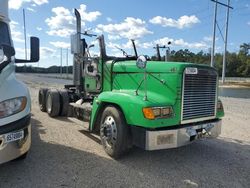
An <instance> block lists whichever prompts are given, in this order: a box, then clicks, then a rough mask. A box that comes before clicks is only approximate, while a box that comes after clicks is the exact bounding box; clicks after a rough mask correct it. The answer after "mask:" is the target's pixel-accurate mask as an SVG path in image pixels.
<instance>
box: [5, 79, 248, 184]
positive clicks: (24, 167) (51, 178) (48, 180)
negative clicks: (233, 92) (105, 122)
mask: <svg viewBox="0 0 250 188" xmlns="http://www.w3.org/2000/svg"><path fill="white" fill-rule="evenodd" d="M19 78H22V79H23V80H24V81H25V82H26V83H27V84H28V85H29V88H30V92H31V96H32V128H33V132H32V148H31V150H30V153H29V155H28V157H27V159H25V160H24V161H15V162H10V163H6V164H4V165H1V166H0V188H9V187H11V188H12V187H13V188H15V187H17V188H19V187H21V188H22V187H23V188H31V187H32V188H33V187H41V188H46V187H51V188H55V187H79V188H80V187H178V188H179V187H181V188H182V187H183V188H184V187H207V188H211V187H230V188H232V187H235V188H236V187H237V188H240V187H245V188H249V187H250V165H249V164H250V142H249V135H245V137H242V136H240V134H239V135H235V136H234V137H231V136H230V135H233V133H232V131H229V132H228V129H227V128H223V134H222V135H223V137H220V138H218V139H209V140H201V141H199V142H195V143H193V144H191V145H188V146H185V147H181V148H177V149H170V150H161V151H153V152H147V151H143V150H141V149H138V148H134V149H133V150H132V151H131V152H130V153H129V154H128V155H127V156H125V157H124V158H122V159H120V160H117V161H115V160H113V159H111V158H110V157H108V156H107V155H106V154H105V152H104V151H103V149H102V146H101V145H100V141H99V139H96V138H92V137H91V135H89V134H86V133H85V132H84V131H83V129H82V127H81V125H80V123H79V122H75V121H74V120H73V119H70V118H56V119H52V118H50V117H49V116H48V115H47V114H46V113H41V112H40V111H39V109H38V104H37V103H38V102H37V92H38V88H39V87H41V86H44V85H45V86H52V85H57V84H58V83H59V82H57V81H56V82H55V83H51V82H50V81H49V82H47V81H48V80H46V82H44V80H43V78H40V79H39V80H38V81H36V82H34V78H33V77H32V76H23V75H19ZM35 79H36V78H35ZM46 79H47V78H46ZM60 82H61V81H60ZM233 101H234V100H233ZM231 102H232V100H231V99H226V100H225V110H226V112H227V111H230V105H231V104H230V103H231ZM236 102H238V101H236ZM239 102H242V106H244V105H245V107H246V109H247V108H248V109H250V105H249V104H250V103H249V104H248V103H246V101H239ZM248 102H249V101H248ZM233 115H234V114H233V113H231V114H230V117H228V116H226V117H225V120H224V127H225V126H227V125H230V118H232V119H233V118H234V116H233ZM244 121H248V122H249V117H246V119H245V120H244ZM242 129H243V130H239V132H240V133H242V135H244V133H245V132H246V131H249V130H250V129H249V128H248V129H246V128H245V127H244V128H242ZM232 138H233V139H232Z"/></svg>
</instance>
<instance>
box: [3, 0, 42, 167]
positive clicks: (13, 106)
mask: <svg viewBox="0 0 250 188" xmlns="http://www.w3.org/2000/svg"><path fill="white" fill-rule="evenodd" d="M9 22H10V20H9V17H8V0H1V1H0V164H2V163H4V162H7V161H10V160H13V159H16V158H25V157H26V155H27V153H28V151H29V148H30V144H31V125H30V119H31V115H30V110H31V100H30V94H29V90H28V88H27V87H26V86H25V85H24V84H23V83H22V82H21V81H19V80H17V79H16V77H15V63H26V62H37V61H39V39H38V38H35V37H31V39H30V41H31V45H30V48H31V56H30V60H21V59H15V49H14V47H13V42H12V39H11V33H10V27H9Z"/></svg>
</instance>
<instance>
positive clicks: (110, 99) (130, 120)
mask: <svg viewBox="0 0 250 188" xmlns="http://www.w3.org/2000/svg"><path fill="white" fill-rule="evenodd" d="M151 95H155V94H153V93H151ZM148 96H149V98H151V97H150V93H148ZM143 98H144V95H143V93H141V95H135V94H134V91H126V92H124V91H122V92H121V91H114V90H113V91H106V92H102V93H101V94H100V95H99V96H98V97H97V98H95V99H94V101H93V108H92V114H91V122H90V131H92V130H93V129H94V126H95V123H96V121H97V118H98V114H99V112H101V110H102V109H103V106H105V105H106V104H113V105H116V106H119V107H120V109H121V110H122V112H123V114H124V117H125V120H126V122H127V124H128V125H137V126H140V125H144V126H147V125H148V126H151V125H152V124H154V123H156V122H155V121H157V120H155V121H152V120H148V119H145V118H144V115H143V112H142V108H143V107H149V106H158V105H159V104H160V105H161V106H162V105H163V104H167V105H172V106H173V105H174V104H173V101H171V100H168V101H166V97H163V96H161V97H160V98H159V97H158V99H159V101H158V102H156V101H150V100H148V101H145V100H143ZM152 98H154V97H152ZM161 98H164V103H163V102H162V101H161V100H160V99H161ZM158 123H159V122H158Z"/></svg>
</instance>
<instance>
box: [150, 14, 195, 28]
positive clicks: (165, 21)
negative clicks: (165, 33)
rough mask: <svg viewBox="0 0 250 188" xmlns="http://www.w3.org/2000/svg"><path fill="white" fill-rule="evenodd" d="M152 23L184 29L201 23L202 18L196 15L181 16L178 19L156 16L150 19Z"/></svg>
mask: <svg viewBox="0 0 250 188" xmlns="http://www.w3.org/2000/svg"><path fill="white" fill-rule="evenodd" d="M149 22H150V23H152V24H157V25H161V26H163V27H175V28H178V29H183V28H187V27H192V26H193V25H194V24H197V23H200V20H199V19H198V18H197V17H196V16H195V15H192V16H186V15H184V16H181V17H180V18H179V19H178V20H175V19H172V18H166V17H161V16H156V17H154V18H152V19H150V20H149Z"/></svg>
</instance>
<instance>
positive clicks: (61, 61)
mask: <svg viewBox="0 0 250 188" xmlns="http://www.w3.org/2000/svg"><path fill="white" fill-rule="evenodd" d="M60 75H61V78H62V48H61V66H60Z"/></svg>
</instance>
